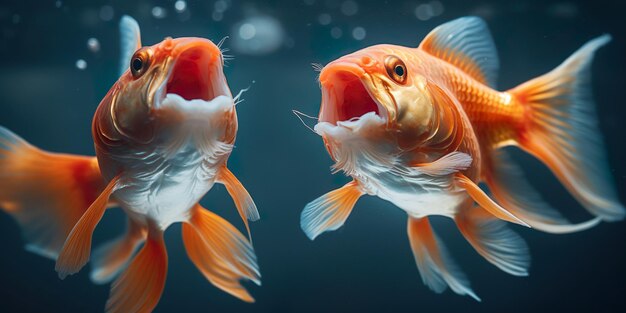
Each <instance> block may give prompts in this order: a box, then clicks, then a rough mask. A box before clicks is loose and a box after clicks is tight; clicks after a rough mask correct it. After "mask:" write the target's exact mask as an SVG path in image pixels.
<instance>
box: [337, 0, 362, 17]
mask: <svg viewBox="0 0 626 313" xmlns="http://www.w3.org/2000/svg"><path fill="white" fill-rule="evenodd" d="M357 12H359V5H358V4H357V3H356V2H355V1H353V0H347V1H344V2H343V3H342V4H341V13H343V14H344V15H346V16H352V15H355V14H356V13H357Z"/></svg>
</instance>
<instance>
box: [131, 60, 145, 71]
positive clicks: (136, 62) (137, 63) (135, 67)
mask: <svg viewBox="0 0 626 313" xmlns="http://www.w3.org/2000/svg"><path fill="white" fill-rule="evenodd" d="M132 67H133V70H134V71H135V72H139V71H141V68H142V67H143V61H142V60H141V59H140V58H134V59H133V63H132Z"/></svg>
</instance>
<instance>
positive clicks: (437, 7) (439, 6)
mask: <svg viewBox="0 0 626 313" xmlns="http://www.w3.org/2000/svg"><path fill="white" fill-rule="evenodd" d="M428 4H430V8H431V9H432V11H433V16H439V15H441V14H443V11H444V9H443V3H441V2H440V1H436V0H435V1H431V2H429V3H428Z"/></svg>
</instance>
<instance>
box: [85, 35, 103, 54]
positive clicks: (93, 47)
mask: <svg viewBox="0 0 626 313" xmlns="http://www.w3.org/2000/svg"><path fill="white" fill-rule="evenodd" d="M87 48H89V51H91V52H93V53H96V52H98V51H100V41H98V39H96V38H89V39H88V40H87Z"/></svg>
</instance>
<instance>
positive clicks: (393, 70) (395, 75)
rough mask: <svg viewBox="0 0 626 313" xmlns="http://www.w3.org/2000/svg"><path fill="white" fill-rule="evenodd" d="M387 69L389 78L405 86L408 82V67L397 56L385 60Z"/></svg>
mask: <svg viewBox="0 0 626 313" xmlns="http://www.w3.org/2000/svg"><path fill="white" fill-rule="evenodd" d="M385 69H386V70H387V75H389V78H391V79H393V80H394V81H395V82H396V83H398V84H401V85H404V84H405V83H406V81H407V70H406V65H405V64H404V62H402V60H401V59H400V58H398V57H397V56H395V55H388V56H387V57H386V58H385Z"/></svg>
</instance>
